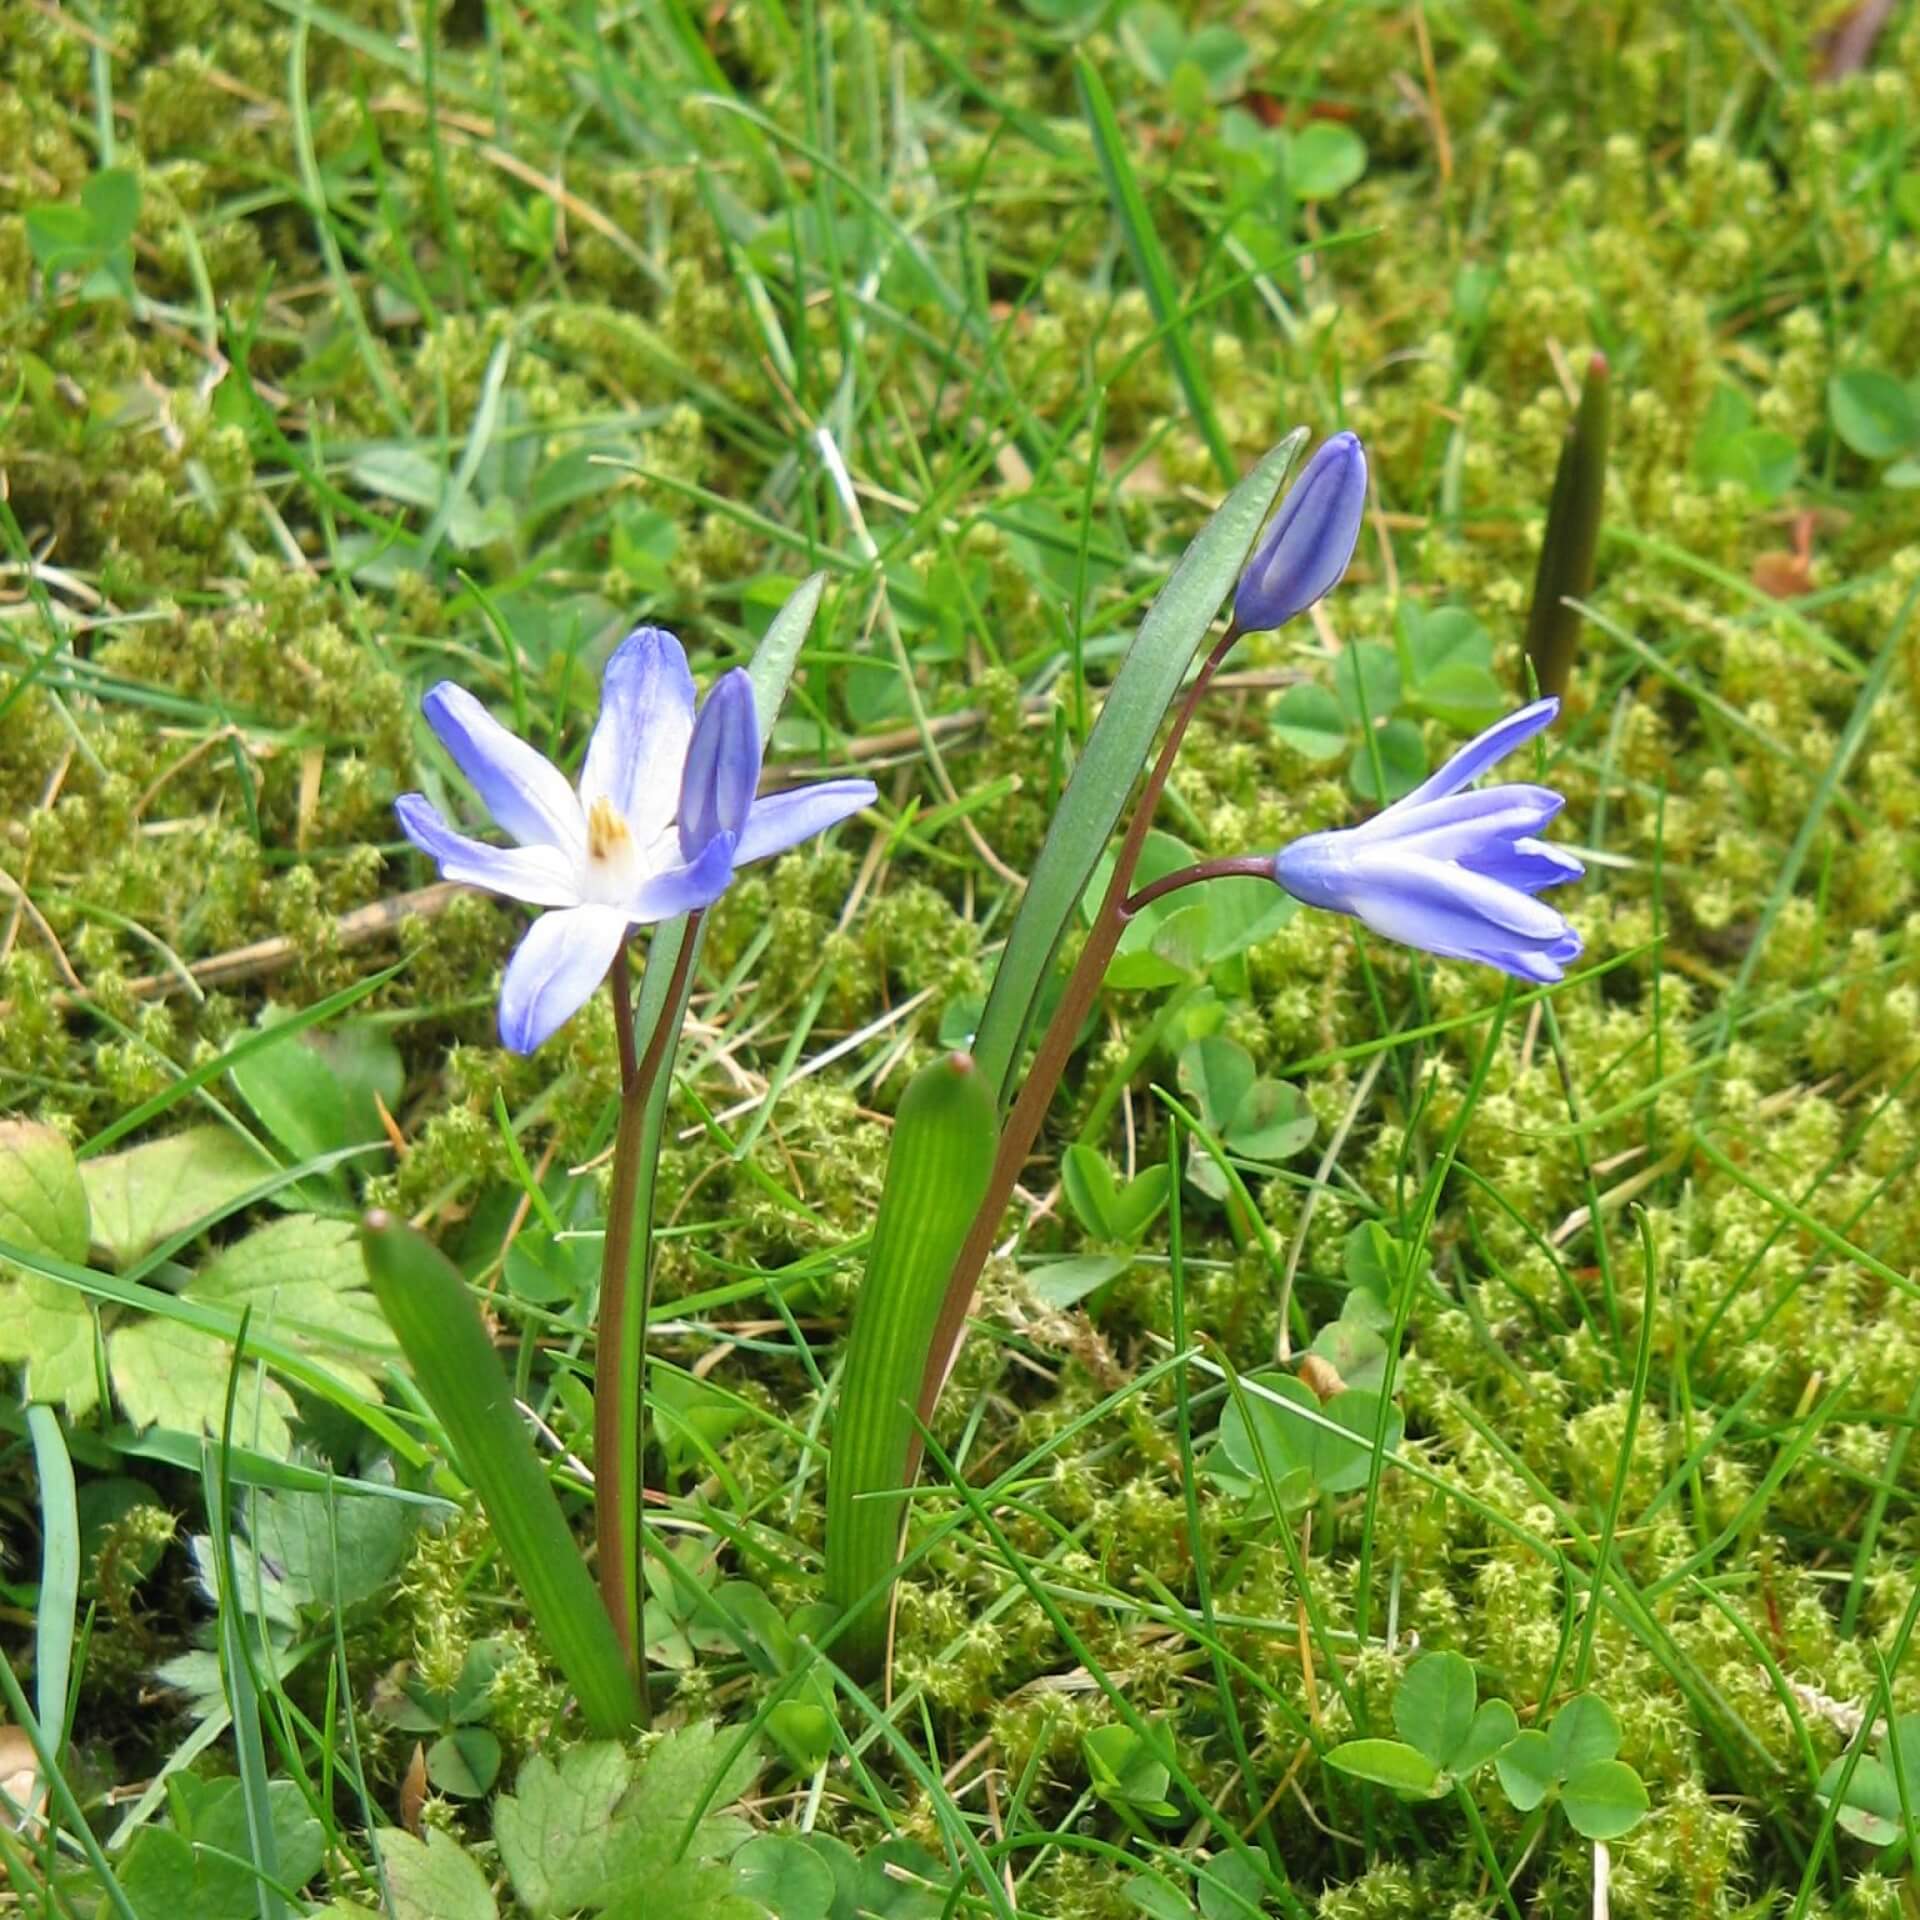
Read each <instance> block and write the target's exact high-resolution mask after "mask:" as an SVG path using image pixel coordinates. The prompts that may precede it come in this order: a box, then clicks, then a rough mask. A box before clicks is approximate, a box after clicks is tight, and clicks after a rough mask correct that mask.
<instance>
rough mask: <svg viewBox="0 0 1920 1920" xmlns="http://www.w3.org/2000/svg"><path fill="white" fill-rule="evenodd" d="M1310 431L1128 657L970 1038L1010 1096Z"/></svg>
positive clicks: (1254, 492) (1251, 490)
mask: <svg viewBox="0 0 1920 1920" xmlns="http://www.w3.org/2000/svg"><path fill="white" fill-rule="evenodd" d="M1305 439H1306V429H1305V428H1304V427H1302V428H1300V429H1299V430H1298V431H1297V432H1294V433H1291V434H1289V435H1288V436H1287V438H1286V439H1285V440H1283V441H1281V443H1280V444H1279V446H1277V447H1275V448H1274V450H1273V451H1272V452H1271V453H1270V454H1268V455H1267V457H1266V458H1265V459H1264V460H1262V461H1261V462H1260V464H1259V465H1258V466H1257V467H1255V468H1254V470H1253V471H1252V472H1251V473H1250V474H1248V475H1247V477H1246V478H1245V479H1244V480H1242V481H1241V482H1240V484H1239V485H1238V486H1237V487H1235V488H1234V490H1233V491H1232V493H1230V494H1229V495H1228V496H1227V497H1226V499H1225V500H1224V501H1223V502H1222V503H1221V505H1220V507H1219V509H1218V510H1217V511H1216V512H1215V514H1214V516H1213V518H1212V519H1211V520H1209V521H1208V522H1207V524H1206V525H1205V526H1204V527H1202V528H1201V529H1200V533H1199V535H1198V537H1197V538H1196V539H1195V540H1194V542H1193V544H1192V545H1191V546H1190V547H1188V549H1187V550H1186V553H1185V554H1184V555H1183V556H1182V557H1181V560H1180V564H1179V565H1178V566H1177V567H1175V568H1174V570H1173V575H1172V578H1170V579H1169V580H1168V582H1167V584H1166V585H1165V586H1164V587H1162V588H1161V589H1160V597H1159V598H1158V599H1157V600H1155V601H1154V603H1153V605H1152V606H1151V607H1150V608H1149V609H1148V610H1147V617H1146V618H1145V619H1144V620H1143V621H1142V622H1141V623H1140V631H1139V632H1138V633H1137V634H1136V635H1135V636H1134V640H1133V645H1132V646H1130V647H1129V648H1128V649H1127V657H1126V659H1125V660H1123V661H1122V662H1121V664H1120V671H1119V673H1118V674H1117V675H1116V676H1115V678H1114V682H1113V686H1112V688H1111V689H1110V690H1109V692H1108V694H1107V697H1106V701H1105V703H1104V704H1103V705H1102V707H1101V709H1100V717H1099V719H1098V720H1096V721H1095V722H1094V727H1093V732H1092V733H1091V734H1090V735H1089V736H1088V739H1087V745H1086V750H1085V752H1083V753H1082V754H1081V756H1080V764H1079V765H1078V766H1077V767H1075V768H1074V771H1073V778H1072V779H1071V780H1069V781H1068V782H1067V790H1066V792H1065V793H1064V794H1062V795H1061V798H1060V806H1059V809H1058V811H1057V812H1056V813H1055V814H1054V816H1053V825H1052V827H1051V828H1049V829H1048V832H1047V838H1046V843H1045V844H1044V845H1043V846H1042V847H1041V849H1040V857H1039V858H1038V859H1037V860H1036V861H1035V862H1034V867H1033V874H1032V877H1031V879H1030V880H1029V882H1028V885H1027V891H1026V895H1025V897H1024V898H1023V899H1022V900H1021V902H1020V911H1019V912H1018V913H1017V914H1015V915H1014V920H1013V926H1012V928H1011V929H1010V930H1009V932H1008V934H1007V945H1006V951H1005V952H1004V953H1002V954H1001V956H1000V966H999V970H998V971H997V972H996V973H995V974H994V977H993V991H992V992H991V993H990V994H989V995H988V996H987V1004H986V1009H985V1011H984V1012H983V1013H982V1014H981V1016H980V1030H979V1032H978V1034H976V1035H975V1037H974V1046H973V1055H974V1058H975V1060H977V1061H978V1062H979V1065H980V1071H981V1073H982V1074H984V1075H985V1077H986V1081H987V1084H988V1085H989V1086H990V1087H992V1088H993V1089H994V1091H995V1094H996V1096H997V1098H998V1099H999V1101H1000V1102H1001V1104H1002V1105H1005V1104H1006V1102H1007V1101H1008V1100H1010V1099H1011V1098H1012V1095H1013V1087H1014V1070H1015V1068H1016V1067H1017V1065H1018V1063H1019V1059H1020V1051H1021V1048H1022V1047H1023V1046H1024V1045H1025V1044H1026V1038H1027V1030H1028V1029H1029V1028H1030V1027H1031V1026H1032V1024H1033V1017H1034V1008H1035V1004H1036V1002H1037V1000H1038V998H1039V993H1040V988H1041V985H1042V984H1043V982H1044V981H1045V980H1046V977H1047V974H1048V972H1049V971H1050V970H1051V968H1052V965H1053V957H1054V955H1055V953H1056V952H1058V950H1059V947H1060V941H1061V938H1062V936H1063V935H1064V934H1065V933H1066V930H1067V928H1068V926H1069V925H1070V924H1071V923H1072V920H1073V916H1074V915H1075V913H1077V912H1078V911H1079V907H1080V898H1081V896H1082V895H1083V894H1084V893H1085V892H1086V890H1087V882H1088V880H1089V879H1091V878H1092V875H1093V869H1094V867H1095V865H1096V863H1097V862H1098V861H1099V858H1100V855H1101V854H1102V852H1104V851H1105V849H1106V844H1107V841H1108V839H1109V838H1110V837H1111V835H1112V833H1113V829H1114V824H1115V822H1117V821H1118V820H1119V818H1120V810H1121V808H1122V807H1124V806H1125V805H1126V803H1127V795H1128V794H1129V793H1131V792H1132V791H1133V783H1134V782H1135V781H1136V780H1137V779H1138V778H1139V777H1140V775H1141V773H1142V772H1143V771H1144V770H1145V768H1146V765H1147V759H1148V756H1149V755H1150V754H1151V753H1152V752H1153V742H1154V738H1155V736H1156V735H1157V734H1158V733H1159V731H1160V722H1161V720H1162V719H1163V718H1164V717H1165V715H1166V711H1167V708H1168V706H1169V705H1170V704H1171V702H1172V700H1173V697H1174V695H1175V694H1176V693H1178V692H1179V690H1180V683H1181V681H1182V680H1184V679H1185V678H1186V675H1187V669H1188V668H1189V667H1190V666H1191V665H1192V664H1193V656H1194V654H1195V652H1196V651H1197V650H1198V649H1199V646H1200V642H1201V641H1202V640H1203V639H1204V638H1205V637H1206V633H1207V629H1208V628H1209V627H1210V626H1212V625H1213V620H1214V616H1215V615H1216V614H1217V613H1218V612H1219V611H1220V607H1221V603H1222V602H1223V601H1224V600H1225V599H1226V597H1227V595H1228V594H1229V593H1231V592H1232V591H1233V585H1234V582H1235V581H1236V580H1238V579H1239V577H1240V570H1241V568H1242V567H1244V566H1245V565H1246V561H1247V554H1248V551H1249V550H1250V549H1251V547H1252V546H1253V542H1254V536H1255V535H1256V534H1258V533H1259V531H1260V527H1261V523H1262V522H1263V521H1264V520H1265V519H1266V517H1267V513H1268V510H1269V509H1270V508H1271V507H1272V505H1273V503H1274V499H1275V497H1276V496H1277V495H1278V494H1279V491H1280V483H1281V481H1282V480H1283V479H1284V478H1285V477H1286V472H1287V468H1288V467H1289V466H1290V465H1291V464H1292V461H1293V456H1294V455H1295V454H1296V453H1297V452H1298V451H1299V450H1300V446H1301V443H1302V442H1303V441H1304V440H1305Z"/></svg>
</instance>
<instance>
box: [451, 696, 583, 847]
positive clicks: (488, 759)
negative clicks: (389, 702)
mask: <svg viewBox="0 0 1920 1920" xmlns="http://www.w3.org/2000/svg"><path fill="white" fill-rule="evenodd" d="M420 706H421V709H422V711H423V712H424V713H425V714H426V716H427V724H428V725H429V726H430V727H432V728H433V730H434V732H435V733H436V734H438V735H439V737H440V744H441V745H442V746H443V747H445V748H446V750H447V751H448V753H450V754H451V755H452V756H453V763H454V765H455V766H457V767H458V768H459V769H460V771H461V772H462V773H464V774H465V775H466V776H467V780H468V782H469V784H471V786H472V788H473V790H474V792H475V793H477V794H478V795H479V796H480V798H481V799H482V800H484V801H485V802H486V803H487V811H488V812H489V813H490V814H492V815H493V817H494V819H495V820H497V821H498V822H499V823H500V825H501V826H502V827H504V828H505V829H506V831H507V832H508V833H510V834H512V836H513V837H514V838H515V839H516V840H518V841H519V842H520V844H521V845H522V846H523V847H562V848H565V849H566V850H567V851H569V852H573V851H577V850H578V849H579V848H580V847H582V846H583V845H584V844H585V840H586V816H585V815H584V814H583V813H582V812H581V810H580V802H579V799H578V798H577V797H576V795H575V794H574V791H573V789H572V787H570V786H569V785H568V784H567V776H566V775H565V774H564V773H562V772H561V771H560V769H559V768H558V767H556V766H555V765H554V764H553V762H552V761H551V760H549V759H548V758H547V756H546V755H545V754H544V753H541V752H539V751H538V750H537V749H535V748H533V747H530V746H528V745H527V743H526V742H525V741H524V740H521V739H517V738H516V737H515V736H514V735H513V734H511V733H509V732H508V731H507V730H506V728H505V727H503V726H502V725H501V724H500V722H499V721H498V720H496V719H495V718H494V717H493V715H492V714H490V713H489V712H488V711H487V710H486V708H485V707H483V706H482V705H481V704H480V702H479V701H478V700H476V699H475V698H474V697H473V695H472V694H470V693H469V692H468V691H467V690H466V688H465V687H457V686H455V685H454V683H453V682H452V681H451V680H442V681H441V682H440V683H439V685H438V686H436V687H433V688H430V689H429V690H428V693H427V696H426V698H425V699H424V700H422V701H421V703H420Z"/></svg>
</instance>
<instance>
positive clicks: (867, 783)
mask: <svg viewBox="0 0 1920 1920" xmlns="http://www.w3.org/2000/svg"><path fill="white" fill-rule="evenodd" d="M878 797H879V789H878V788H877V787H876V786H875V785H874V784H873V782H872V781H871V780H819V781H816V782H815V783H814V784H813V785H812V786H810V787H794V788H793V789H791V790H790V791H789V792H786V793H771V794H769V795H768V796H767V797H766V798H765V799H764V800H756V801H755V802H754V803H753V808H752V811H751V812H749V813H748V815H747V824H746V825H745V826H744V827H743V828H742V829H741V832H740V844H739V845H738V846H737V847H735V848H734V850H733V864H734V865H735V866H736V867H744V866H745V865H746V864H747V862H748V861H750V860H764V859H766V858H767V856H768V855H769V854H774V853H784V852H786V850H787V849H788V848H789V847H796V846H798V845H799V844H800V842H801V841H802V840H811V839H812V838H813V836H814V835H815V834H816V833H825V832H826V830H827V829H828V828H829V827H832V826H837V825H838V824H839V823H840V822H841V821H842V820H845V819H846V818H847V817H848V816H849V815H851V814H856V813H858V812H859V811H860V809H861V808H862V807H870V806H872V805H873V803H874V801H875V800H876V799H877V798H878Z"/></svg>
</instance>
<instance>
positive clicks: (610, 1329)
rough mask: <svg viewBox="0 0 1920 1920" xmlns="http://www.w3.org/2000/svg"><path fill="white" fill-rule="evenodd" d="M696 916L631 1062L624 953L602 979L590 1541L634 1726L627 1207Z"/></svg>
mask: <svg viewBox="0 0 1920 1920" xmlns="http://www.w3.org/2000/svg"><path fill="white" fill-rule="evenodd" d="M699 927H700V916H699V914H698V913H693V914H689V915H688V916H687V923H686V926H685V928H684V929H683V930H682V932H681V935H680V951H679V953H678V955H677V956H676V957H675V959H674V966H673V979H672V982H671V984H670V985H669V986H668V988H667V995H666V998H665V1000H664V1001H663V1002H662V1003H661V1008H660V1018H659V1019H658V1020H657V1021H656V1022H655V1023H654V1028H653V1032H652V1033H651V1034H649V1035H648V1036H647V1051H646V1054H645V1055H644V1057H642V1058H640V1059H638V1060H636V1059H635V1057H634V1030H633V994H632V984H631V981H630V979H629V976H628V968H627V957H626V949H625V948H624V947H622V948H621V950H620V953H619V955H618V956H617V957H616V959H615V960H614V963H613V968H612V971H611V972H609V974H608V975H607V984H608V987H609V988H610V989H611V991H612V993H613V1022H614V1031H615V1033H616V1035H617V1036H618V1038H619V1044H620V1125H619V1130H618V1132H617V1133H616V1134H615V1135H614V1144H613V1189H612V1192H611V1193H610V1194H609V1195H608V1199H607V1237H606V1242H605V1245H604V1246H603V1248H602V1250H601V1255H600V1318H599V1326H598V1329H597V1332H596V1338H595V1345H594V1368H593V1469H594V1495H593V1508H594V1537H595V1540H596V1542H597V1545H598V1558H599V1563H600V1597H601V1600H602V1601H603V1603H604V1604H605V1606H606V1609H607V1614H608V1617H609V1618H610V1619H611V1620H612V1621H613V1625H614V1631H615V1632H616V1633H618V1634H619V1636H620V1644H621V1645H622V1646H623V1647H624V1648H625V1649H626V1653H627V1658H628V1660H629V1661H630V1662H631V1663H632V1665H633V1670H634V1673H635V1675H636V1676H637V1678H638V1680H639V1683H640V1686H639V1693H640V1717H641V1721H642V1723H643V1724H644V1723H645V1721H646V1718H647V1674H646V1647H645V1645H644V1641H643V1636H642V1632H641V1610H640V1609H641V1601H640V1596H641V1594H642V1592H643V1591H644V1574H643V1568H644V1565H645V1557H646V1554H645V1547H646V1510H645V1502H644V1499H643V1496H642V1491H641V1485H640V1450H641V1439H642V1432H643V1428H644V1424H645V1419H646V1373H645V1369H646V1346H647V1307H648V1300H647V1295H648V1292H649V1278H648V1261H647V1252H648V1249H647V1246H646V1244H645V1240H644V1236H636V1234H635V1231H634V1229H635V1227H636V1225H637V1224H638V1223H637V1222H636V1220H635V1219H634V1207H635V1202H636V1199H637V1197H638V1194H639V1190H640V1157H641V1153H642V1151H643V1149H644V1147H645V1142H646V1131H647V1106H648V1103H649V1100H650V1098H651V1096H652V1092H653V1083H654V1081H655V1080H656V1079H657V1078H658V1076H659V1073H660V1064H661V1061H662V1060H663V1059H664V1058H665V1056H666V1051H667V1042H668V1039H669V1037H670V1035H671V1034H672V1032H673V1030H674V1019H673V1010H674V1008H675V1007H677V1006H678V1005H679V1004H680V999H681V996H682V995H683V994H684V993H685V992H686V986H687V976H688V973H689V972H690V970H691V968H692V966H693V950H694V947H695V945H696V944H697V942H696V938H695V936H696V935H697V933H698V932H699Z"/></svg>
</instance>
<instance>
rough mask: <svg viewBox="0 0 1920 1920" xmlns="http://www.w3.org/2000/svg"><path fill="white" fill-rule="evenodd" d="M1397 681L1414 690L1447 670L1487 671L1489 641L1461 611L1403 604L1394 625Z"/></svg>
mask: <svg viewBox="0 0 1920 1920" xmlns="http://www.w3.org/2000/svg"><path fill="white" fill-rule="evenodd" d="M1397 626H1398V636H1399V649H1400V671H1401V677H1402V679H1403V680H1404V681H1405V682H1406V684H1407V685H1408V686H1411V687H1414V688H1418V687H1420V686H1422V685H1423V684H1424V683H1425V682H1426V681H1428V680H1429V679H1431V678H1432V676H1433V675H1434V674H1436V673H1440V672H1442V671H1443V670H1444V669H1446V668H1448V667H1490V666H1492V665H1493V639H1492V636H1491V635H1490V634H1489V633H1488V632H1487V630H1486V628H1485V627H1483V626H1482V625H1481V624H1480V622H1479V621H1478V620H1476V619H1475V618H1474V617H1473V615H1472V614H1471V613H1469V612H1468V611H1467V609H1466V608H1465V607H1422V606H1419V605H1416V604H1415V603H1414V602H1413V601H1411V600H1408V601H1404V602H1403V603H1402V604H1401V607H1400V617H1399V621H1398V623H1397Z"/></svg>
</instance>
